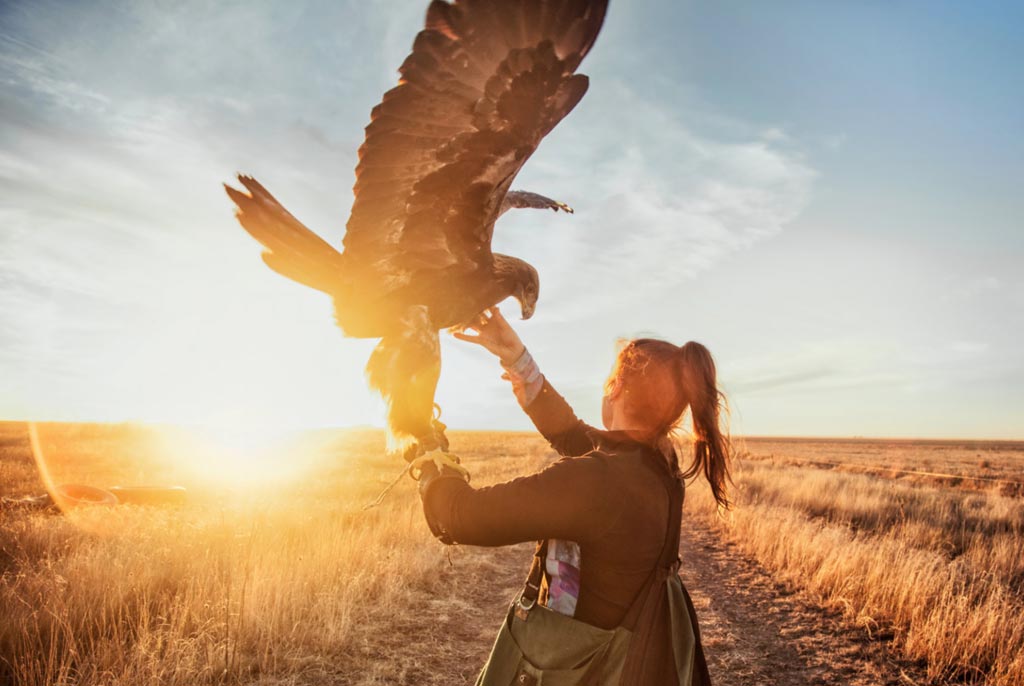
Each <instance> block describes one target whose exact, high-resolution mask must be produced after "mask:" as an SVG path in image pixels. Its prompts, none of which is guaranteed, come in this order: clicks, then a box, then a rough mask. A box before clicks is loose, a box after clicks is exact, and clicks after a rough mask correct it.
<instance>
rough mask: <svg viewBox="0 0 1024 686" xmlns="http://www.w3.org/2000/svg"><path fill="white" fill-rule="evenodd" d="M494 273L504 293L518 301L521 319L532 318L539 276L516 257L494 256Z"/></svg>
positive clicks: (537, 293)
mask: <svg viewBox="0 0 1024 686" xmlns="http://www.w3.org/2000/svg"><path fill="white" fill-rule="evenodd" d="M494 272H495V275H496V276H497V278H498V282H499V283H500V284H502V286H503V287H504V289H507V290H505V293H507V294H508V295H511V296H512V297H513V298H515V299H516V300H518V301H519V308H520V310H521V311H522V314H523V319H529V318H530V317H532V316H533V310H534V309H535V308H536V307H537V296H538V295H539V294H540V276H538V275H537V270H536V269H534V268H533V267H532V266H531V265H530V264H529V263H527V262H524V261H523V260H521V259H519V258H518V257H509V256H508V255H498V254H497V253H496V254H495V255H494Z"/></svg>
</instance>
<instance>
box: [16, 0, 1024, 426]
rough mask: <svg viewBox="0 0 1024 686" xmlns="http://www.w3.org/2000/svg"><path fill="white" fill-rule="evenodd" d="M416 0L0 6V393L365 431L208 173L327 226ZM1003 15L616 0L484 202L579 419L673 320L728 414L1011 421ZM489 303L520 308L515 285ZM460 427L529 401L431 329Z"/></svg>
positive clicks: (1016, 371)
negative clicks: (249, 183)
mask: <svg viewBox="0 0 1024 686" xmlns="http://www.w3.org/2000/svg"><path fill="white" fill-rule="evenodd" d="M426 4H427V3H426V2H425V1H420V0H415V1H412V0H359V1H356V0H346V1H340V2H339V1H327V0H320V1H313V2H291V3H270V2H260V1H252V2H225V3H214V2H197V1H190V0H185V1H184V2H177V3H168V2H159V1H152V0H140V1H129V0H122V1H119V2H115V1H109V0H104V1H99V2H75V3H68V2H46V1H45V0H31V1H28V2H7V1H4V2H0V418H7V419H47V420H69V421H77V420H82V421H146V422H180V423H193V424H194V423H209V424H226V425H227V424H230V425H235V426H241V427H250V426H251V427H257V426H258V427H263V428H266V427H280V428H282V429H285V428H297V427H304V426H347V425H362V424H371V425H381V423H382V420H383V407H382V404H381V403H380V402H379V400H377V399H376V398H375V397H374V396H373V395H372V394H371V393H370V392H369V391H368V390H367V388H366V383H365V380H364V377H363V366H364V364H365V361H366V358H367V357H368V355H369V353H370V350H371V349H372V347H373V345H374V343H375V342H374V341H367V340H353V339H345V338H343V337H342V336H341V334H340V332H339V331H338V330H337V329H336V328H335V327H334V325H333V322H332V318H331V308H330V303H329V301H328V300H327V298H326V296H323V295H321V294H319V293H316V292H314V291H310V290H308V289H305V288H304V287H302V286H299V285H297V284H293V283H291V282H288V281H286V280H284V279H282V278H280V277H278V276H277V275H275V274H273V273H272V272H270V271H269V270H267V269H266V267H265V266H264V265H263V264H262V262H261V261H260V259H259V253H260V247H259V246H258V245H257V244H256V243H255V242H254V241H253V240H252V239H251V238H250V237H249V236H248V235H246V234H245V233H244V232H243V231H242V230H241V229H240V227H239V226H238V225H237V223H236V222H235V220H234V218H233V216H232V207H231V205H230V203H229V202H228V200H227V198H226V197H225V196H224V194H223V191H222V188H221V183H222V182H224V181H228V180H230V179H231V178H232V176H233V174H234V173H235V172H237V171H242V172H245V173H249V174H252V175H254V176H256V177H257V178H258V179H260V180H261V181H262V182H263V183H264V185H266V186H267V187H268V188H269V189H270V191H271V192H272V193H274V194H275V195H276V196H277V197H278V199H280V200H281V201H282V202H283V203H284V204H285V206H287V207H288V208H289V209H290V210H291V212H292V213H293V214H295V215H296V216H297V217H298V218H299V219H300V220H302V221H303V222H304V223H306V224H307V225H308V226H310V227H311V228H313V229H314V230H316V231H318V232H319V233H320V234H321V235H322V236H324V237H325V238H326V239H327V240H328V241H330V242H331V243H333V244H334V245H336V246H340V241H341V238H342V235H343V231H344V223H345V220H346V219H347V215H348V210H349V207H350V205H351V201H352V195H351V187H352V184H353V182H354V173H353V169H354V166H355V159H356V149H357V148H358V146H359V144H360V143H361V141H362V134H363V132H362V129H363V127H364V126H365V125H366V123H367V122H368V119H369V111H370V109H371V107H372V106H373V105H374V104H376V103H377V102H378V101H379V98H380V95H381V94H382V93H383V92H384V91H385V90H387V89H388V88H390V87H391V86H392V85H394V83H395V82H396V79H397V76H396V69H397V67H398V65H399V64H401V62H402V60H403V59H404V57H405V55H406V54H407V52H408V50H409V48H410V46H411V44H412V40H413V38H414V36H415V34H416V32H417V31H418V30H419V29H420V27H421V26H422V21H423V15H424V12H425V9H426ZM1022 34H1024V9H1022V6H1021V5H1020V4H1019V3H1010V2H1006V3H1000V2H985V1H982V2H973V3H961V2H951V1H950V2H932V1H925V0H921V1H914V0H906V1H903V0H901V1H899V2H881V1H875V0H856V1H855V0H849V1H845V0H830V1H829V2H821V1H820V0H788V1H780V2H773V3H763V2H755V1H754V0H747V1H745V2H740V1H737V0H725V1H721V2H714V3H710V2H685V1H680V0H629V2H625V1H623V0H618V1H616V0H612V2H611V6H610V9H609V12H608V16H607V19H606V22H605V26H604V29H603V32H602V34H601V36H600V38H599V39H598V41H597V44H596V46H595V48H594V50H593V51H592V53H591V54H590V55H589V56H588V57H587V59H586V60H585V61H584V63H583V65H582V68H581V71H582V72H584V73H586V74H588V75H589V76H590V79H591V86H590V90H589V92H588V94H587V96H586V97H585V98H584V100H583V101H582V103H581V104H580V105H579V106H578V107H577V108H576V110H575V111H574V112H573V113H572V114H571V115H570V116H569V117H568V118H567V119H566V120H564V121H563V122H562V123H561V124H560V125H559V126H558V128H557V129H556V130H555V131H554V132H553V133H552V134H551V135H549V136H548V138H547V139H545V141H544V142H543V144H542V145H541V147H540V149H539V150H538V151H537V153H536V154H535V156H534V157H533V158H532V159H531V161H530V162H529V164H528V165H527V166H526V168H525V169H524V170H523V171H522V173H521V174H520V176H519V177H518V179H517V183H516V184H515V186H516V187H518V188H522V189H525V190H533V191H536V192H541V193H544V194H545V195H549V196H551V197H554V198H557V199H558V200H562V201H564V202H566V203H568V204H570V205H572V206H573V207H574V208H575V210H576V213H575V214H574V215H571V216H570V215H562V214H558V215H556V214H553V213H550V212H528V211H521V212H519V213H518V214H512V213H510V214H508V215H505V217H503V218H502V220H501V221H500V222H499V223H498V226H497V229H496V232H495V238H494V248H495V250H496V251H498V252H503V253H506V254H511V255H515V256H518V257H521V258H523V259H525V260H527V261H528V262H530V263H531V264H533V265H534V266H536V267H537V269H538V271H539V273H540V278H541V296H540V301H539V303H538V308H537V313H536V315H535V316H534V317H533V318H532V319H531V320H529V321H526V322H517V323H516V324H515V325H516V328H517V330H518V331H519V332H520V335H521V336H522V338H523V339H524V341H525V342H526V345H527V347H528V348H529V349H530V350H531V352H532V353H533V355H534V357H535V358H536V359H537V360H538V362H539V364H540V367H541V370H542V371H543V372H544V373H545V375H546V376H547V377H548V379H549V380H550V381H551V382H552V384H553V385H554V386H555V387H556V388H557V389H558V390H560V391H561V392H562V393H563V394H564V395H565V396H566V397H567V398H568V399H569V401H570V402H571V403H572V405H573V406H574V407H575V409H576V411H577V413H578V414H579V415H580V416H581V417H582V418H584V419H585V420H587V421H590V422H592V423H597V422H598V421H599V416H600V414H599V408H600V398H601V387H602V385H603V382H604V379H605V376H606V375H607V373H608V370H609V368H610V366H611V364H612V361H613V359H614V355H615V351H616V344H617V341H618V340H619V339H622V338H629V337H635V336H641V335H645V336H649V335H654V336H659V337H663V338H667V339H669V340H671V341H673V342H675V343H684V342H685V341H687V340H697V341H700V342H702V343H704V344H705V345H707V346H708V348H709V349H710V350H711V351H712V353H713V354H714V355H715V357H716V360H717V363H718V368H719V377H720V381H721V384H722V387H723V389H724V390H725V392H726V393H727V395H728V396H729V399H730V405H731V410H732V414H731V428H732V431H733V432H734V433H737V434H746V435H776V436H779V435H782V436H793V435H813V436H880V437H888V436H891V437H962V438H1011V439H1024V355H1022V353H1021V343H1020V341H1021V340H1022V339H1024V269H1022V268H1021V265H1022V264H1024V230H1022V229H1024V226H1022V224H1024V197H1022V193H1021V190H1020V189H1021V187H1022V184H1021V182H1022V180H1024V135H1022V134H1024V77H1022V75H1021V71H1020V67H1019V65H1020V64H1022V63H1024V40H1022V38H1024V35H1022ZM505 312H506V313H508V314H513V313H515V312H516V306H515V303H513V302H509V303H507V304H506V307H505ZM443 360H444V363H443V364H444V367H443V372H442V379H441V383H440V386H439V388H438V396H437V399H438V401H439V403H440V404H441V406H442V407H443V409H444V417H443V418H444V420H445V421H446V422H447V423H448V424H449V425H450V426H452V427H453V428H481V429H482V428H508V429H528V428H529V427H530V424H529V420H528V419H527V418H526V417H525V416H524V415H523V413H522V412H521V411H520V410H519V408H518V406H517V404H516V402H515V400H514V398H513V396H512V394H511V392H510V390H509V388H508V386H507V384H506V382H504V381H502V380H500V378H499V374H500V368H499V367H498V365H497V363H496V361H495V360H494V359H493V358H491V357H490V356H489V355H488V354H487V353H486V352H485V351H483V350H481V349H479V348H477V347H474V346H471V345H469V344H466V343H462V342H459V341H456V340H454V339H451V338H450V337H447V336H445V337H444V340H443Z"/></svg>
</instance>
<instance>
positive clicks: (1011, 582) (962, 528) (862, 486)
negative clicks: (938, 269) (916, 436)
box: [691, 439, 1024, 686]
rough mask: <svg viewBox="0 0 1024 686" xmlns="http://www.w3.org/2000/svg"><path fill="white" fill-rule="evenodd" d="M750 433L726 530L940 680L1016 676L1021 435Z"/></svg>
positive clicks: (1023, 661) (1022, 646) (1022, 559)
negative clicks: (896, 437)
mask: <svg viewBox="0 0 1024 686" xmlns="http://www.w3.org/2000/svg"><path fill="white" fill-rule="evenodd" d="M744 443H745V450H743V451H741V452H740V455H741V457H742V458H743V459H741V460H739V461H738V463H737V473H736V485H737V489H736V492H737V507H736V509H735V510H734V511H733V512H732V513H730V514H729V515H728V516H727V517H725V518H724V519H720V520H714V521H713V524H714V525H715V527H716V528H717V529H718V530H719V531H721V532H722V533H723V534H724V535H725V536H726V537H727V538H728V539H729V540H732V541H734V542H735V543H737V544H738V546H739V547H740V549H741V550H743V551H745V552H746V553H748V554H750V555H751V556H753V557H754V558H755V559H756V560H757V561H758V562H760V563H761V564H762V565H763V566H764V567H765V568H766V569H767V570H769V571H770V572H771V573H772V574H773V575H774V576H775V577H776V578H777V579H779V580H781V581H784V582H787V583H789V584H791V585H793V586H796V587H799V588H803V589H806V590H808V591H810V592H811V593H813V594H814V595H815V596H816V598H817V599H818V600H819V601H820V602H822V603H823V604H824V605H826V606H831V607H833V608H838V609H840V610H841V611H842V612H843V613H844V614H845V615H846V617H847V618H848V619H849V620H851V621H853V622H855V623H856V624H857V625H860V626H862V627H863V629H864V630H865V631H866V632H869V633H871V634H872V635H874V636H877V637H880V638H883V639H888V640H891V641H892V643H893V644H894V645H895V646H896V647H897V648H898V649H899V650H900V651H901V652H902V653H903V654H904V655H905V656H907V657H909V658H912V659H918V660H921V661H924V662H926V663H927V674H928V676H929V677H930V678H931V679H932V680H934V681H940V682H945V681H953V682H979V683H990V684H999V685H1001V686H1021V685H1022V684H1024V499H1022V498H1021V497H1019V496H1020V493H1021V491H1020V482H1022V481H1024V444H1020V443H1009V442H999V443H978V442H965V443H957V442H950V441H920V442H917V441H886V442H881V441H826V440H791V441H780V440H768V439H748V440H747V441H744ZM971 477H982V478H981V479H973V478H971ZM691 495H692V497H691V503H692V501H697V502H698V503H700V502H701V501H703V504H704V505H705V507H699V506H698V507H696V508H694V512H696V513H698V515H697V516H701V515H700V514H699V513H706V512H708V511H710V510H709V507H708V505H709V502H708V495H707V493H706V492H703V491H702V490H701V489H694V490H693V491H692V493H691Z"/></svg>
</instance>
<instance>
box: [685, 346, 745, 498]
mask: <svg viewBox="0 0 1024 686" xmlns="http://www.w3.org/2000/svg"><path fill="white" fill-rule="evenodd" d="M678 350H679V353H678V354H679V357H678V360H679V371H680V378H681V380H682V384H683V386H682V390H683V394H684V395H685V397H686V400H687V401H688V403H689V405H690V413H691V415H692V417H693V439H694V443H693V464H691V465H690V466H689V468H687V469H686V470H685V471H683V473H682V476H683V478H684V479H690V478H692V477H694V476H696V475H697V474H700V473H702V474H704V477H705V478H706V479H707V480H708V484H710V486H711V493H712V494H713V495H714V496H715V500H716V501H717V502H718V505H719V507H720V508H724V509H728V508H729V507H730V506H731V502H730V500H729V494H728V490H729V484H731V482H732V478H731V475H730V473H729V438H728V436H726V435H725V434H723V433H722V430H721V428H720V426H719V421H720V418H721V411H722V408H723V406H724V405H725V396H724V395H723V394H722V392H721V391H720V390H718V378H717V372H716V371H715V360H714V358H712V357H711V353H710V352H709V351H708V349H707V348H705V347H704V346H703V345H701V344H700V343H696V342H694V341H690V342H689V343H687V344H685V345H683V346H681V347H680V348H678Z"/></svg>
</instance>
